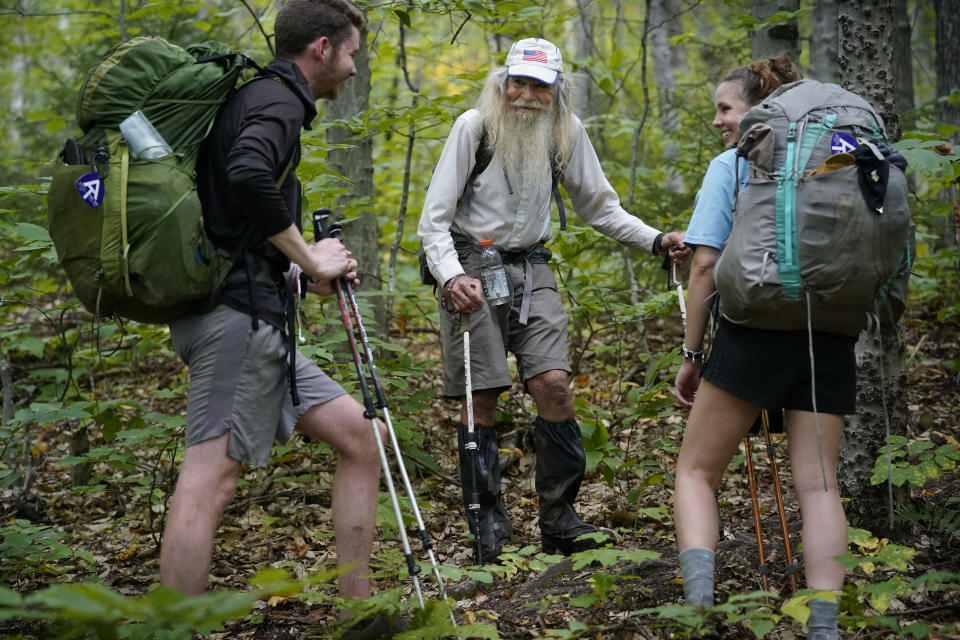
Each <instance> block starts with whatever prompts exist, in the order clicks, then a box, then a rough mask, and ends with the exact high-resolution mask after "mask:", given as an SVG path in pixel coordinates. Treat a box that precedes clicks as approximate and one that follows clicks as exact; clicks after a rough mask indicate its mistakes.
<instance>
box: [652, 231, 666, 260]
mask: <svg viewBox="0 0 960 640" xmlns="http://www.w3.org/2000/svg"><path fill="white" fill-rule="evenodd" d="M662 243H663V233H662V232H661V233H659V234H657V237H656V238H654V239H653V246H652V247H651V248H650V252H651V253H653V255H655V256H662V255H665V254H664V252H663V247H662V246H661V244H662Z"/></svg>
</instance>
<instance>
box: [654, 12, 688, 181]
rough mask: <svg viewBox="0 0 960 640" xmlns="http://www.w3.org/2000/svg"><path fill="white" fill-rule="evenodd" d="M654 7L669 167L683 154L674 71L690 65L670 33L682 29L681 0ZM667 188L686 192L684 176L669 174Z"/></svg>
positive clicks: (662, 124)
mask: <svg viewBox="0 0 960 640" xmlns="http://www.w3.org/2000/svg"><path fill="white" fill-rule="evenodd" d="M649 10H650V48H651V53H652V56H653V73H654V76H655V77H656V81H657V103H658V104H659V105H660V127H661V128H662V129H663V132H664V137H663V139H664V144H663V160H664V162H665V163H666V164H667V165H668V166H669V165H672V164H674V163H675V162H676V160H677V158H678V157H679V153H678V152H677V147H676V145H675V144H674V143H673V142H672V137H671V136H672V135H673V134H674V132H676V131H677V130H678V129H679V125H678V121H677V107H676V103H675V97H674V91H675V88H676V83H675V82H674V71H675V70H682V69H684V68H685V67H686V57H685V56H684V55H683V51H682V49H680V47H671V46H670V36H672V35H675V34H676V33H677V32H679V24H678V23H679V17H678V16H679V9H678V7H677V0H652V1H651V2H650V4H649ZM664 186H665V187H666V189H667V191H672V192H673V193H682V192H683V179H682V178H681V177H680V176H679V175H678V174H675V173H674V174H671V175H669V176H668V177H667V180H666V184H665V185H664Z"/></svg>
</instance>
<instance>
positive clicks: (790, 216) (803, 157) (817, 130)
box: [776, 113, 837, 300]
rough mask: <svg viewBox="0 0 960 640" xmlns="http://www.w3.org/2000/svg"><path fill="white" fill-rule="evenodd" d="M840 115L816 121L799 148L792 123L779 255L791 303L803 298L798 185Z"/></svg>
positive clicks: (780, 198) (780, 195)
mask: <svg viewBox="0 0 960 640" xmlns="http://www.w3.org/2000/svg"><path fill="white" fill-rule="evenodd" d="M836 119H837V116H836V114H833V113H828V114H827V115H826V116H825V117H824V118H823V119H822V120H816V121H814V122H812V123H811V124H810V126H809V127H807V128H806V130H805V131H804V132H803V138H802V140H801V141H800V145H799V149H798V148H797V123H796V122H791V123H790V129H789V131H788V132H787V155H786V158H784V161H783V171H782V172H781V173H780V180H779V182H778V183H777V199H776V206H777V252H778V254H779V273H780V285H781V286H782V287H783V293H784V295H786V296H787V297H788V298H790V299H791V300H799V299H800V256H799V254H798V252H797V245H798V243H797V182H798V180H799V179H800V178H801V177H802V176H801V175H800V172H802V171H803V168H804V167H805V166H807V161H808V160H809V159H810V155H811V154H812V153H813V150H814V148H815V147H816V146H817V143H819V142H820V140H821V139H822V138H823V136H824V134H825V133H826V132H827V131H829V130H830V129H831V128H832V127H833V123H834V122H836Z"/></svg>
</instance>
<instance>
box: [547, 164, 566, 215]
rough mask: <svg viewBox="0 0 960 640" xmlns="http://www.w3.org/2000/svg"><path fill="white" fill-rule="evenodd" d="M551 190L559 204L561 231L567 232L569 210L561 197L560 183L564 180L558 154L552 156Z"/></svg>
mask: <svg viewBox="0 0 960 640" xmlns="http://www.w3.org/2000/svg"><path fill="white" fill-rule="evenodd" d="M550 177H551V184H550V190H551V191H552V192H553V200H554V202H556V203H557V213H558V214H559V215H560V231H566V230H567V209H566V207H564V206H563V196H561V195H560V181H561V180H563V169H562V168H561V167H560V161H559V160H557V154H555V153H551V154H550Z"/></svg>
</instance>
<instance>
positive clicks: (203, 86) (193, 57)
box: [77, 36, 247, 149]
mask: <svg viewBox="0 0 960 640" xmlns="http://www.w3.org/2000/svg"><path fill="white" fill-rule="evenodd" d="M210 56H221V57H219V58H216V59H214V60H211V61H210V63H207V64H197V63H198V62H199V61H202V60H203V59H204V58H206V57H210ZM246 63H247V58H246V57H245V56H243V55H241V54H233V55H230V51H229V49H228V48H227V46H226V45H224V44H222V43H220V42H215V41H209V42H204V43H201V44H198V45H191V46H190V47H188V48H187V49H184V48H182V47H180V46H177V45H175V44H172V43H170V42H167V41H166V40H164V39H163V38H159V37H154V36H141V37H137V38H133V39H131V40H128V41H127V42H124V43H122V44H120V45H119V46H117V47H116V48H114V49H113V50H111V51H110V52H109V53H107V54H106V55H105V56H104V57H103V58H101V59H100V60H99V61H98V62H97V63H95V64H94V65H93V66H92V67H91V68H90V70H89V71H88V72H87V76H86V79H85V80H84V82H83V86H82V87H81V88H80V99H79V100H78V102H77V124H78V125H79V126H80V129H81V130H82V131H83V132H84V133H88V132H89V131H90V130H91V129H94V128H98V127H99V128H110V129H116V128H117V127H118V126H119V124H120V122H122V121H123V120H124V119H125V118H126V117H127V116H129V115H130V114H132V113H133V112H135V111H136V110H137V109H142V110H143V112H144V114H145V115H146V116H147V118H148V119H149V120H150V122H151V123H152V124H153V126H154V127H156V128H157V130H158V131H159V132H160V134H161V135H162V136H163V138H164V139H165V140H166V141H167V142H168V143H169V144H170V146H171V147H173V148H174V149H177V148H180V147H182V146H184V145H187V144H192V143H194V142H199V141H200V140H202V139H203V138H204V137H205V136H206V134H207V131H208V128H209V127H208V125H209V123H210V122H211V121H212V117H213V116H214V115H215V114H216V111H217V109H218V108H219V106H220V104H221V102H222V101H223V99H224V97H225V95H227V94H228V93H229V89H230V88H232V87H233V86H235V85H236V82H237V78H238V76H239V74H240V71H241V70H242V69H243V67H244V66H245V64H246Z"/></svg>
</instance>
